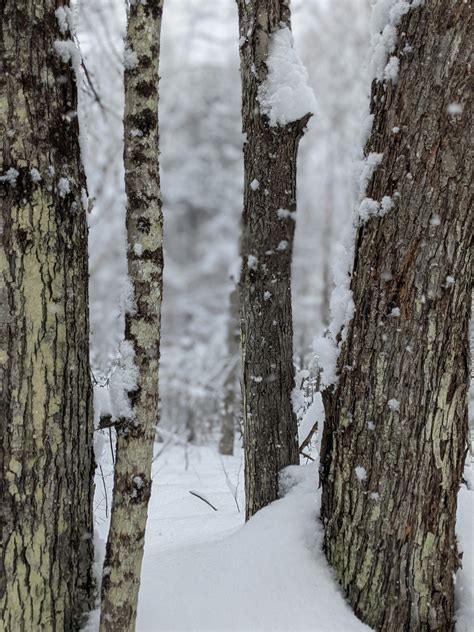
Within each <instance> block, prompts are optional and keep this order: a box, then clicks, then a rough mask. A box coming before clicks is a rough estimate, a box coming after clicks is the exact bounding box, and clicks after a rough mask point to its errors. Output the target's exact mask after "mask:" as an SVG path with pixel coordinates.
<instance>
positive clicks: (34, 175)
mask: <svg viewBox="0 0 474 632" xmlns="http://www.w3.org/2000/svg"><path fill="white" fill-rule="evenodd" d="M30 177H31V180H32V181H33V182H34V183H35V184H36V183H37V182H41V174H40V172H39V171H38V169H36V168H35V167H33V169H30Z"/></svg>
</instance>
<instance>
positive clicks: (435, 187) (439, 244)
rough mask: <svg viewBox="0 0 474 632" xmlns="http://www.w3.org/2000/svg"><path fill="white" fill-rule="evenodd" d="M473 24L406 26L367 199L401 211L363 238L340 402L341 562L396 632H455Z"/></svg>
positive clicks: (371, 147) (340, 573)
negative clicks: (389, 201)
mask: <svg viewBox="0 0 474 632" xmlns="http://www.w3.org/2000/svg"><path fill="white" fill-rule="evenodd" d="M471 22H472V7H471V6H470V5H469V3H465V2H445V0H430V1H429V2H425V3H424V4H423V5H422V6H419V7H417V8H414V9H412V10H411V11H410V12H409V13H408V14H406V15H405V16H404V17H403V19H402V21H401V23H400V25H399V27H398V42H397V47H396V50H395V52H394V53H393V55H394V56H397V57H398V59H399V63H400V70H399V75H398V81H397V82H396V83H394V82H393V81H388V82H385V83H382V82H380V83H377V82H374V84H373V87H372V112H373V114H374V123H373V129H372V134H371V137H370V139H369V141H368V144H367V147H366V154H369V153H370V152H376V153H383V158H382V161H381V163H380V165H379V167H378V168H377V170H376V171H375V174H374V176H373V177H372V178H371V180H370V182H369V186H368V190H367V196H368V197H370V198H372V199H374V200H376V201H378V202H380V201H381V200H382V198H383V197H384V196H390V197H391V199H392V201H393V203H394V206H393V208H392V209H391V210H389V211H388V212H387V213H386V214H385V215H384V216H382V217H380V216H375V217H371V218H369V219H368V221H367V222H366V223H365V224H362V225H360V226H359V228H358V230H357V236H356V251H355V260H354V268H353V273H352V283H351V286H352V292H353V299H354V303H355V315H354V318H353V320H352V322H351V323H350V325H349V329H348V336H347V340H346V342H345V344H344V345H343V348H342V351H341V355H340V358H339V364H338V366H339V382H338V384H337V387H336V389H335V392H334V393H333V394H332V395H330V394H327V395H326V397H325V399H326V401H325V404H326V417H327V421H326V426H325V429H324V444H325V447H324V448H323V454H322V482H323V501H322V520H323V523H324V526H325V550H326V555H327V558H328V560H329V562H330V563H331V565H332V566H333V567H334V570H335V573H336V577H337V579H338V581H339V582H340V584H341V585H342V587H343V589H344V591H345V593H346V595H347V597H348V599H349V601H350V603H351V604H352V606H353V608H354V611H355V613H356V614H357V615H358V616H359V617H360V618H361V619H362V620H363V621H365V622H366V623H367V624H368V625H370V626H371V627H373V628H374V629H376V630H383V631H384V632H399V631H400V630H410V631H412V632H415V631H421V630H423V631H428V630H443V632H444V631H449V630H453V629H454V618H453V610H454V595H453V592H454V586H453V580H454V575H455V572H456V570H457V568H458V566H459V558H458V552H457V546H456V536H455V519H456V500H457V492H458V487H459V483H460V478H461V472H462V468H463V464H464V458H465V454H466V444H467V399H466V398H467V389H468V383H469V370H468V367H469V344H468V326H469V317H470V310H471V293H472V281H473V278H472V274H473V256H474V249H473V234H474V214H473V210H472V181H471V178H472V171H471V170H472V153H473V152H472V136H470V131H472V94H471V93H470V90H469V82H468V76H469V64H470V58H471V57H472V28H471V24H470V23H471ZM386 202H387V201H386ZM386 206H387V205H386Z"/></svg>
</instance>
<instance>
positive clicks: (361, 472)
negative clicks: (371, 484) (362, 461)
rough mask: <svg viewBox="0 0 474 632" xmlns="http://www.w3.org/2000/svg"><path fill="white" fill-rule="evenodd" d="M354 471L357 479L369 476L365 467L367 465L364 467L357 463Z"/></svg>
mask: <svg viewBox="0 0 474 632" xmlns="http://www.w3.org/2000/svg"><path fill="white" fill-rule="evenodd" d="M354 472H355V475H356V476H357V480H359V481H365V479H366V478H367V470H366V469H365V467H362V465H357V466H356V467H355V468H354Z"/></svg>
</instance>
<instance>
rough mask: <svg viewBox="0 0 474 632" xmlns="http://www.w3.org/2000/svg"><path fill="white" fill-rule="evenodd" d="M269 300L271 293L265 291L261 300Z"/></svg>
mask: <svg viewBox="0 0 474 632" xmlns="http://www.w3.org/2000/svg"><path fill="white" fill-rule="evenodd" d="M271 298H272V293H271V292H269V291H268V290H265V292H264V293H263V300H264V301H269V300H270V299H271Z"/></svg>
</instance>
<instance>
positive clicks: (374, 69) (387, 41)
mask: <svg viewBox="0 0 474 632" xmlns="http://www.w3.org/2000/svg"><path fill="white" fill-rule="evenodd" d="M423 4H424V0H376V1H375V4H374V5H373V8H372V17H371V47H372V56H371V60H370V75H371V77H373V78H374V79H377V81H382V80H385V81H387V80H392V81H396V79H397V77H398V69H399V63H400V62H399V60H398V59H397V58H396V57H393V56H392V57H391V58H390V61H388V63H387V60H388V57H389V55H390V54H391V53H393V52H394V50H395V47H396V45H397V37H398V33H397V30H398V29H397V27H398V25H399V24H400V21H401V19H402V17H403V16H404V15H405V14H406V13H408V12H409V11H410V10H411V9H414V8H416V7H419V6H422V5H423ZM395 60H397V61H395Z"/></svg>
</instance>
